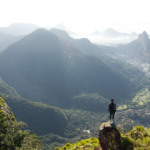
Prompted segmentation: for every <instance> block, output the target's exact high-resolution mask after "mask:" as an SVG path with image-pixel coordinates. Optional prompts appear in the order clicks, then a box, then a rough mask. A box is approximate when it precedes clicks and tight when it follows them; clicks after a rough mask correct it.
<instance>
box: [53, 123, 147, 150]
mask: <svg viewBox="0 0 150 150" xmlns="http://www.w3.org/2000/svg"><path fill="white" fill-rule="evenodd" d="M121 145H122V148H123V149H124V150H133V149H134V150H148V149H150V129H147V128H144V127H143V126H135V127H134V128H133V129H132V130H131V131H129V132H127V133H124V134H123V133H122V134H121ZM96 148H100V145H99V140H98V138H93V137H92V138H89V139H84V140H81V141H78V142H76V143H73V144H70V143H67V144H66V145H64V146H62V147H56V148H55V150H64V149H66V150H74V149H78V150H82V149H87V150H94V149H96Z"/></svg>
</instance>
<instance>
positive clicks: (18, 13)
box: [0, 0, 150, 33]
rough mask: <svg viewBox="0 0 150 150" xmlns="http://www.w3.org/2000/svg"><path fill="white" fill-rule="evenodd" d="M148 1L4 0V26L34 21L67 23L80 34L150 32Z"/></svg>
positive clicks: (0, 5)
mask: <svg viewBox="0 0 150 150" xmlns="http://www.w3.org/2000/svg"><path fill="white" fill-rule="evenodd" d="M149 14H150V9H149V1H148V0H132V1H130V0H126V1H123V0H113V1H111V0H63V1H62V0H55V1H54V0H13V1H12V0H5V1H2V0H0V18H1V19H0V27H2V26H9V25H10V24H12V23H18V22H19V23H32V24H36V25H39V26H43V27H53V26H55V25H57V24H60V23H63V24H64V25H65V26H66V27H67V28H68V29H69V30H71V31H73V32H77V33H91V32H94V31H96V30H99V31H102V30H104V29H107V28H109V27H112V28H114V29H115V30H117V31H120V32H137V33H141V32H142V31H143V30H146V31H147V32H150V28H149V27H150V21H149Z"/></svg>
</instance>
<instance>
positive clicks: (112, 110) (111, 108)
mask: <svg viewBox="0 0 150 150" xmlns="http://www.w3.org/2000/svg"><path fill="white" fill-rule="evenodd" d="M108 111H109V113H110V120H111V119H114V116H115V112H116V104H115V103H114V102H111V103H110V104H109V107H108Z"/></svg>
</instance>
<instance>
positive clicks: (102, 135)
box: [98, 122, 122, 150]
mask: <svg viewBox="0 0 150 150" xmlns="http://www.w3.org/2000/svg"><path fill="white" fill-rule="evenodd" d="M98 139H99V142H100V145H101V148H102V150H122V146H121V135H120V132H119V131H118V130H117V128H116V126H115V125H114V124H112V125H111V124H110V122H107V123H103V124H101V126H100V130H99V137H98Z"/></svg>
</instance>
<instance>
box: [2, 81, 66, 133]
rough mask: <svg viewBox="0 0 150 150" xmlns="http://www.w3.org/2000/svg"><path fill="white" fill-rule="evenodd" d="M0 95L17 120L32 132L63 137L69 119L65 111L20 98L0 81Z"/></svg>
mask: <svg viewBox="0 0 150 150" xmlns="http://www.w3.org/2000/svg"><path fill="white" fill-rule="evenodd" d="M0 94H1V95H3V97H4V98H5V100H6V102H7V104H8V105H9V106H10V107H11V110H12V111H13V113H14V114H15V116H16V118H17V119H19V120H21V121H24V122H26V123H27V125H28V127H29V129H30V130H32V131H33V132H34V133H37V134H46V133H47V134H48V133H53V134H59V135H63V134H64V130H65V128H66V125H67V117H66V115H65V113H64V111H63V110H61V109H59V108H57V107H54V106H49V105H46V104H43V103H40V102H39V103H38V102H31V101H29V100H26V99H23V98H22V97H20V96H19V94H18V93H17V92H16V90H15V89H14V88H12V87H10V86H9V85H8V84H6V83H5V82H4V81H3V80H2V79H0Z"/></svg>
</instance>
